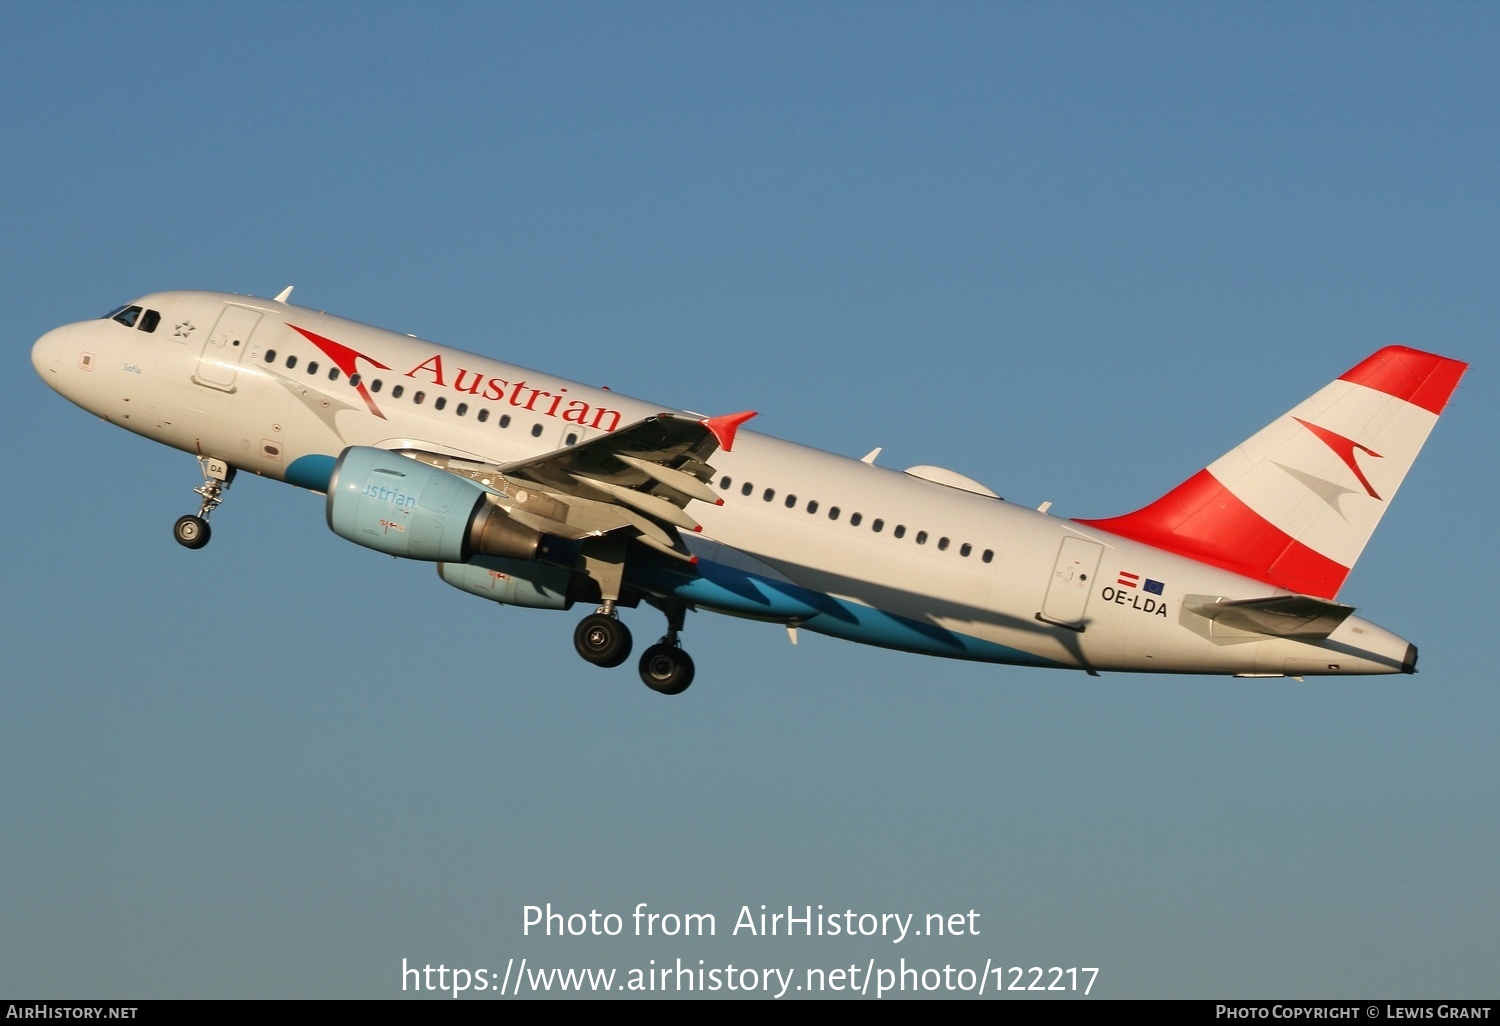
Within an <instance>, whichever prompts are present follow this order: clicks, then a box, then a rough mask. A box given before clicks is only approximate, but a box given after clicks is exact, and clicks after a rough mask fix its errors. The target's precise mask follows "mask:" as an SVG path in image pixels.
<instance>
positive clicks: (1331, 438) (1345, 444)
mask: <svg viewBox="0 0 1500 1026" xmlns="http://www.w3.org/2000/svg"><path fill="white" fill-rule="evenodd" d="M1292 419H1293V420H1295V421H1296V422H1297V423H1298V424H1301V425H1302V426H1303V427H1305V428H1307V430H1309V431H1311V432H1312V433H1313V434H1314V435H1317V436H1318V440H1319V441H1321V442H1322V443H1323V444H1324V445H1326V446H1328V448H1330V449H1332V450H1333V451H1334V454H1335V455H1337V456H1338V458H1339V459H1341V460H1343V461H1344V463H1345V465H1347V466H1348V468H1349V469H1350V470H1352V471H1354V476H1355V477H1357V478H1359V483H1360V484H1362V485H1364V486H1365V491H1366V492H1368V493H1369V494H1370V497H1371V498H1372V499H1380V496H1379V495H1378V494H1377V493H1376V491H1375V489H1374V488H1372V487H1371V486H1370V480H1369V478H1367V477H1365V472H1364V471H1363V470H1360V469H1359V464H1358V463H1356V462H1355V460H1354V450H1355V449H1358V450H1359V451H1360V452H1362V453H1364V454H1365V455H1366V456H1373V457H1374V458H1375V459H1377V460H1379V459H1384V458H1385V457H1383V456H1381V455H1380V453H1378V452H1376V451H1375V450H1374V449H1371V448H1369V447H1368V446H1364V445H1360V444H1359V443H1358V442H1356V441H1355V440H1354V439H1352V438H1345V437H1344V436H1343V435H1341V434H1339V433H1338V432H1336V431H1329V430H1328V429H1327V428H1325V427H1318V425H1316V424H1309V423H1308V422H1307V421H1305V420H1303V419H1302V418H1301V417H1293V418H1292ZM1381 501H1382V502H1384V501H1385V500H1384V499H1381Z"/></svg>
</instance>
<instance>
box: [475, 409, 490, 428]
mask: <svg viewBox="0 0 1500 1026" xmlns="http://www.w3.org/2000/svg"><path fill="white" fill-rule="evenodd" d="M474 419H475V420H477V421H479V423H481V424H483V423H484V422H485V421H487V420H489V419H490V409H489V407H488V406H486V407H485V408H484V409H482V410H480V411H479V412H478V413H476V414H475V415H474Z"/></svg>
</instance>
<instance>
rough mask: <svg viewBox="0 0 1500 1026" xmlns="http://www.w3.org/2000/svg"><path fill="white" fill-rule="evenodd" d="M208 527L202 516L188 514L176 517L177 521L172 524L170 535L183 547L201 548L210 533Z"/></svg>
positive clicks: (206, 541)
mask: <svg viewBox="0 0 1500 1026" xmlns="http://www.w3.org/2000/svg"><path fill="white" fill-rule="evenodd" d="M212 533H213V532H211V531H210V530H209V529H208V521H207V520H204V519H203V518H202V517H195V516H192V515H191V514H189V515H188V516H185V517H178V518H177V523H175V524H173V525H172V537H173V538H176V539H177V544H178V545H181V546H182V547H183V548H185V549H201V548H203V546H205V545H207V544H208V539H209V537H210V536H211V535H212Z"/></svg>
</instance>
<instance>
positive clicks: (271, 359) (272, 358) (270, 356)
mask: <svg viewBox="0 0 1500 1026" xmlns="http://www.w3.org/2000/svg"><path fill="white" fill-rule="evenodd" d="M266 362H267V363H275V362H276V350H274V349H267V350H266Z"/></svg>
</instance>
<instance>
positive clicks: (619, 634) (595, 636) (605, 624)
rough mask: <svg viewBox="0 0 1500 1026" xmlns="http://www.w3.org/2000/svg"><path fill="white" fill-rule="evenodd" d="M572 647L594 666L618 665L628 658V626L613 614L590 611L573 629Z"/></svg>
mask: <svg viewBox="0 0 1500 1026" xmlns="http://www.w3.org/2000/svg"><path fill="white" fill-rule="evenodd" d="M573 647H574V648H576V649H577V650H578V654H579V655H581V656H583V658H585V659H587V660H588V661H589V662H591V663H593V664H594V665H595V666H602V667H604V668H605V669H609V668H610V667H612V666H619V665H620V664H621V663H623V662H624V661H625V660H627V659H629V658H630V628H629V627H626V626H625V625H624V624H623V623H621V622H620V621H619V620H617V619H615V618H614V617H613V616H605V615H604V614H603V613H590V614H589V615H588V616H585V617H584V618H583V619H582V620H580V621H579V622H578V627H577V628H576V629H575V630H574V631H573Z"/></svg>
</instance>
